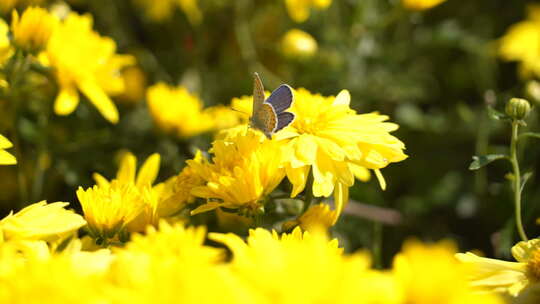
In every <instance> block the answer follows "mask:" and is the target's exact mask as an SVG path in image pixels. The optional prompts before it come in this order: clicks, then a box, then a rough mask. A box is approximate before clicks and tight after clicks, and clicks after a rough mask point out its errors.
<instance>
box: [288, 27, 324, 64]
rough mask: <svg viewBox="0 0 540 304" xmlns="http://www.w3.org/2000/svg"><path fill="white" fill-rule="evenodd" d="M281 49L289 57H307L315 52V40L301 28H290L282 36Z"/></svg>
mask: <svg viewBox="0 0 540 304" xmlns="http://www.w3.org/2000/svg"><path fill="white" fill-rule="evenodd" d="M281 51H282V52H283V54H284V55H285V56H286V57H289V58H298V59H307V58H310V57H313V55H315V53H317V41H316V40H315V38H313V36H311V35H310V34H308V33H306V32H304V31H302V30H299V29H292V30H289V31H288V32H287V33H285V35H284V36H283V38H282V40H281Z"/></svg>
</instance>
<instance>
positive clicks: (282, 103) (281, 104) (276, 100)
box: [265, 84, 293, 114]
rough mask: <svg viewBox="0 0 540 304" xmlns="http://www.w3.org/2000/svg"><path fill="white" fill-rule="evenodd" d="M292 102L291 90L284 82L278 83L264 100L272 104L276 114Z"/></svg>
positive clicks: (288, 106)
mask: <svg viewBox="0 0 540 304" xmlns="http://www.w3.org/2000/svg"><path fill="white" fill-rule="evenodd" d="M292 102H293V92H292V89H291V87H290V86H288V85H286V84H282V85H280V86H279V87H278V88H277V89H275V90H274V92H272V94H271V95H270V97H268V99H267V100H266V101H265V103H269V104H271V105H272V107H273V108H274V110H275V111H276V113H277V114H279V113H281V112H283V111H285V110H287V109H288V108H290V106H291V105H292Z"/></svg>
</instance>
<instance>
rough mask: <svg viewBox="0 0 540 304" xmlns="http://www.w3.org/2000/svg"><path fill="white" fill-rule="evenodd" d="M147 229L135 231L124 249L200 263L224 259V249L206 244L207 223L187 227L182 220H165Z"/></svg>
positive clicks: (157, 256) (156, 256) (155, 256)
mask: <svg viewBox="0 0 540 304" xmlns="http://www.w3.org/2000/svg"><path fill="white" fill-rule="evenodd" d="M145 232H146V233H145V234H144V235H143V234H134V235H133V236H132V239H131V240H130V242H129V243H127V245H126V246H125V248H124V249H123V250H121V252H122V251H124V250H125V251H129V252H130V253H143V254H148V255H151V256H152V257H153V258H157V259H159V258H169V257H174V258H175V259H181V260H186V261H189V262H190V263H194V264H199V265H201V264H208V263H211V264H213V263H217V262H221V261H223V260H224V258H225V252H224V251H223V250H222V249H220V248H215V247H210V246H205V245H204V242H205V239H206V228H205V227H204V226H199V227H187V228H186V227H184V225H183V224H180V223H176V224H169V223H167V222H166V221H164V220H162V221H160V222H159V224H158V229H156V228H155V227H153V226H148V227H147V229H146V231H145Z"/></svg>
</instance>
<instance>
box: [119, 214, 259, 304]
mask: <svg viewBox="0 0 540 304" xmlns="http://www.w3.org/2000/svg"><path fill="white" fill-rule="evenodd" d="M205 237H206V232H205V228H204V227H198V228H184V227H183V226H182V225H178V224H176V225H169V224H167V223H165V222H161V223H160V224H159V229H158V230H156V229H155V228H153V227H151V228H148V231H147V233H146V235H138V234H135V235H134V236H133V240H132V241H130V242H129V243H127V244H126V247H124V248H122V249H118V250H117V251H116V258H115V260H114V262H113V264H112V266H111V271H110V277H111V280H112V281H113V282H115V284H114V286H115V288H114V290H111V291H112V298H111V299H113V301H112V302H114V303H257V301H255V299H253V298H252V297H251V296H250V295H249V294H250V291H249V290H248V289H247V288H244V287H243V285H242V284H243V283H242V280H241V278H237V277H235V276H233V275H232V274H231V273H230V270H229V268H228V267H226V266H225V265H223V264H221V263H222V261H223V259H224V258H225V252H224V251H223V250H222V249H218V248H214V247H209V246H205V245H204V242H205ZM209 291H211V292H209Z"/></svg>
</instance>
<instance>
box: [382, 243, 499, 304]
mask: <svg viewBox="0 0 540 304" xmlns="http://www.w3.org/2000/svg"><path fill="white" fill-rule="evenodd" d="M455 252H456V248H455V246H454V244H453V243H451V242H439V243H437V244H434V245H424V244H421V243H420V242H418V241H408V242H406V243H405V244H404V245H403V249H402V251H401V252H400V253H399V254H397V255H396V256H395V257H394V263H393V269H392V272H393V274H394V276H395V278H396V281H397V282H398V285H399V286H400V289H401V290H402V292H403V293H404V301H403V303H415V304H432V303H440V304H445V303H449V304H450V303H451V304H457V303H485V304H488V303H489V304H491V303H493V304H502V303H504V302H503V301H502V300H501V299H499V298H498V297H497V296H496V295H493V294H487V293H478V292H476V291H475V290H473V289H472V288H470V286H469V284H468V281H467V273H468V270H469V268H468V267H466V266H464V265H462V264H460V263H459V261H458V260H456V259H455V258H454V254H455Z"/></svg>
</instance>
